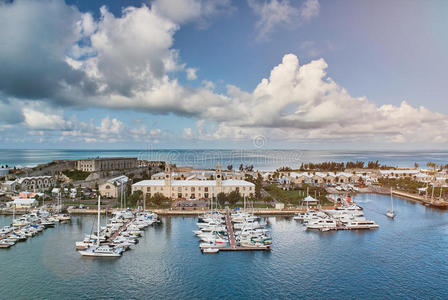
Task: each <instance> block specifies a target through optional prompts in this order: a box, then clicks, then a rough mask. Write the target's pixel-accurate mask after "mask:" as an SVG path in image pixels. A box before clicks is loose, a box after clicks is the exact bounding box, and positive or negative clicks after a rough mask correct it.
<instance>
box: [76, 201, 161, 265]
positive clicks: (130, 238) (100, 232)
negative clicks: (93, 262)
mask: <svg viewBox="0 0 448 300" xmlns="http://www.w3.org/2000/svg"><path fill="white" fill-rule="evenodd" d="M159 222H160V220H159V219H158V216H157V214H155V213H153V212H152V211H143V212H133V211H130V210H123V211H115V212H114V214H113V217H112V218H110V219H108V220H107V223H106V226H101V225H100V224H101V197H98V210H97V220H96V224H97V231H96V232H93V234H92V232H91V233H90V234H87V235H86V236H85V237H84V239H83V240H82V241H78V242H76V243H75V248H76V250H77V251H78V252H79V254H81V255H82V256H90V257H120V256H121V255H122V253H123V252H124V251H126V250H129V249H131V247H132V246H133V245H135V244H137V243H138V239H139V238H140V237H141V235H142V230H143V229H145V228H147V227H148V226H150V225H153V224H154V223H159ZM92 229H93V226H92Z"/></svg>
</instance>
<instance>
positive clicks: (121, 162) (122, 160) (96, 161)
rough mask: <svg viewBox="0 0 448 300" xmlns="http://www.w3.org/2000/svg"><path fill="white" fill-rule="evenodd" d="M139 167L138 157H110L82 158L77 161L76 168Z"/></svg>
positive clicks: (90, 169) (87, 169)
mask: <svg viewBox="0 0 448 300" xmlns="http://www.w3.org/2000/svg"><path fill="white" fill-rule="evenodd" d="M135 168H137V158H136V157H108V158H91V159H90V158H89V159H80V160H78V161H77V163H76V169H77V170H79V171H85V172H98V171H111V170H125V169H135Z"/></svg>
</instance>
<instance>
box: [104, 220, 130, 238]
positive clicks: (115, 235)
mask: <svg viewBox="0 0 448 300" xmlns="http://www.w3.org/2000/svg"><path fill="white" fill-rule="evenodd" d="M134 219H135V217H133V218H132V219H129V220H128V221H127V222H126V223H124V224H123V226H121V227H120V228H119V229H118V230H117V231H115V232H114V234H112V235H111V236H110V237H109V238H108V239H106V243H110V242H112V241H113V240H115V239H116V238H117V237H118V236H119V235H120V233H121V232H123V230H125V229H126V228H127V227H128V224H129V223H131V222H132V221H134Z"/></svg>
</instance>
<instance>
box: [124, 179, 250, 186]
mask: <svg viewBox="0 0 448 300" xmlns="http://www.w3.org/2000/svg"><path fill="white" fill-rule="evenodd" d="M132 186H165V180H143V181H140V182H137V183H134V184H133V185H132ZM171 186H216V180H171ZM222 186H255V184H253V183H252V182H248V181H245V180H236V179H227V180H223V181H222Z"/></svg>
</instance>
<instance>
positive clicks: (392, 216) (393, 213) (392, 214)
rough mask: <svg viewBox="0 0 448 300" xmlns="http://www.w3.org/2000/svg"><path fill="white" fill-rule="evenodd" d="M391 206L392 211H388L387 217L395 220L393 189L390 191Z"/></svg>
mask: <svg viewBox="0 0 448 300" xmlns="http://www.w3.org/2000/svg"><path fill="white" fill-rule="evenodd" d="M390 206H391V209H390V210H388V211H387V213H386V216H388V217H389V218H391V219H393V218H394V217H395V211H394V199H393V197H392V188H391V189H390Z"/></svg>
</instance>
